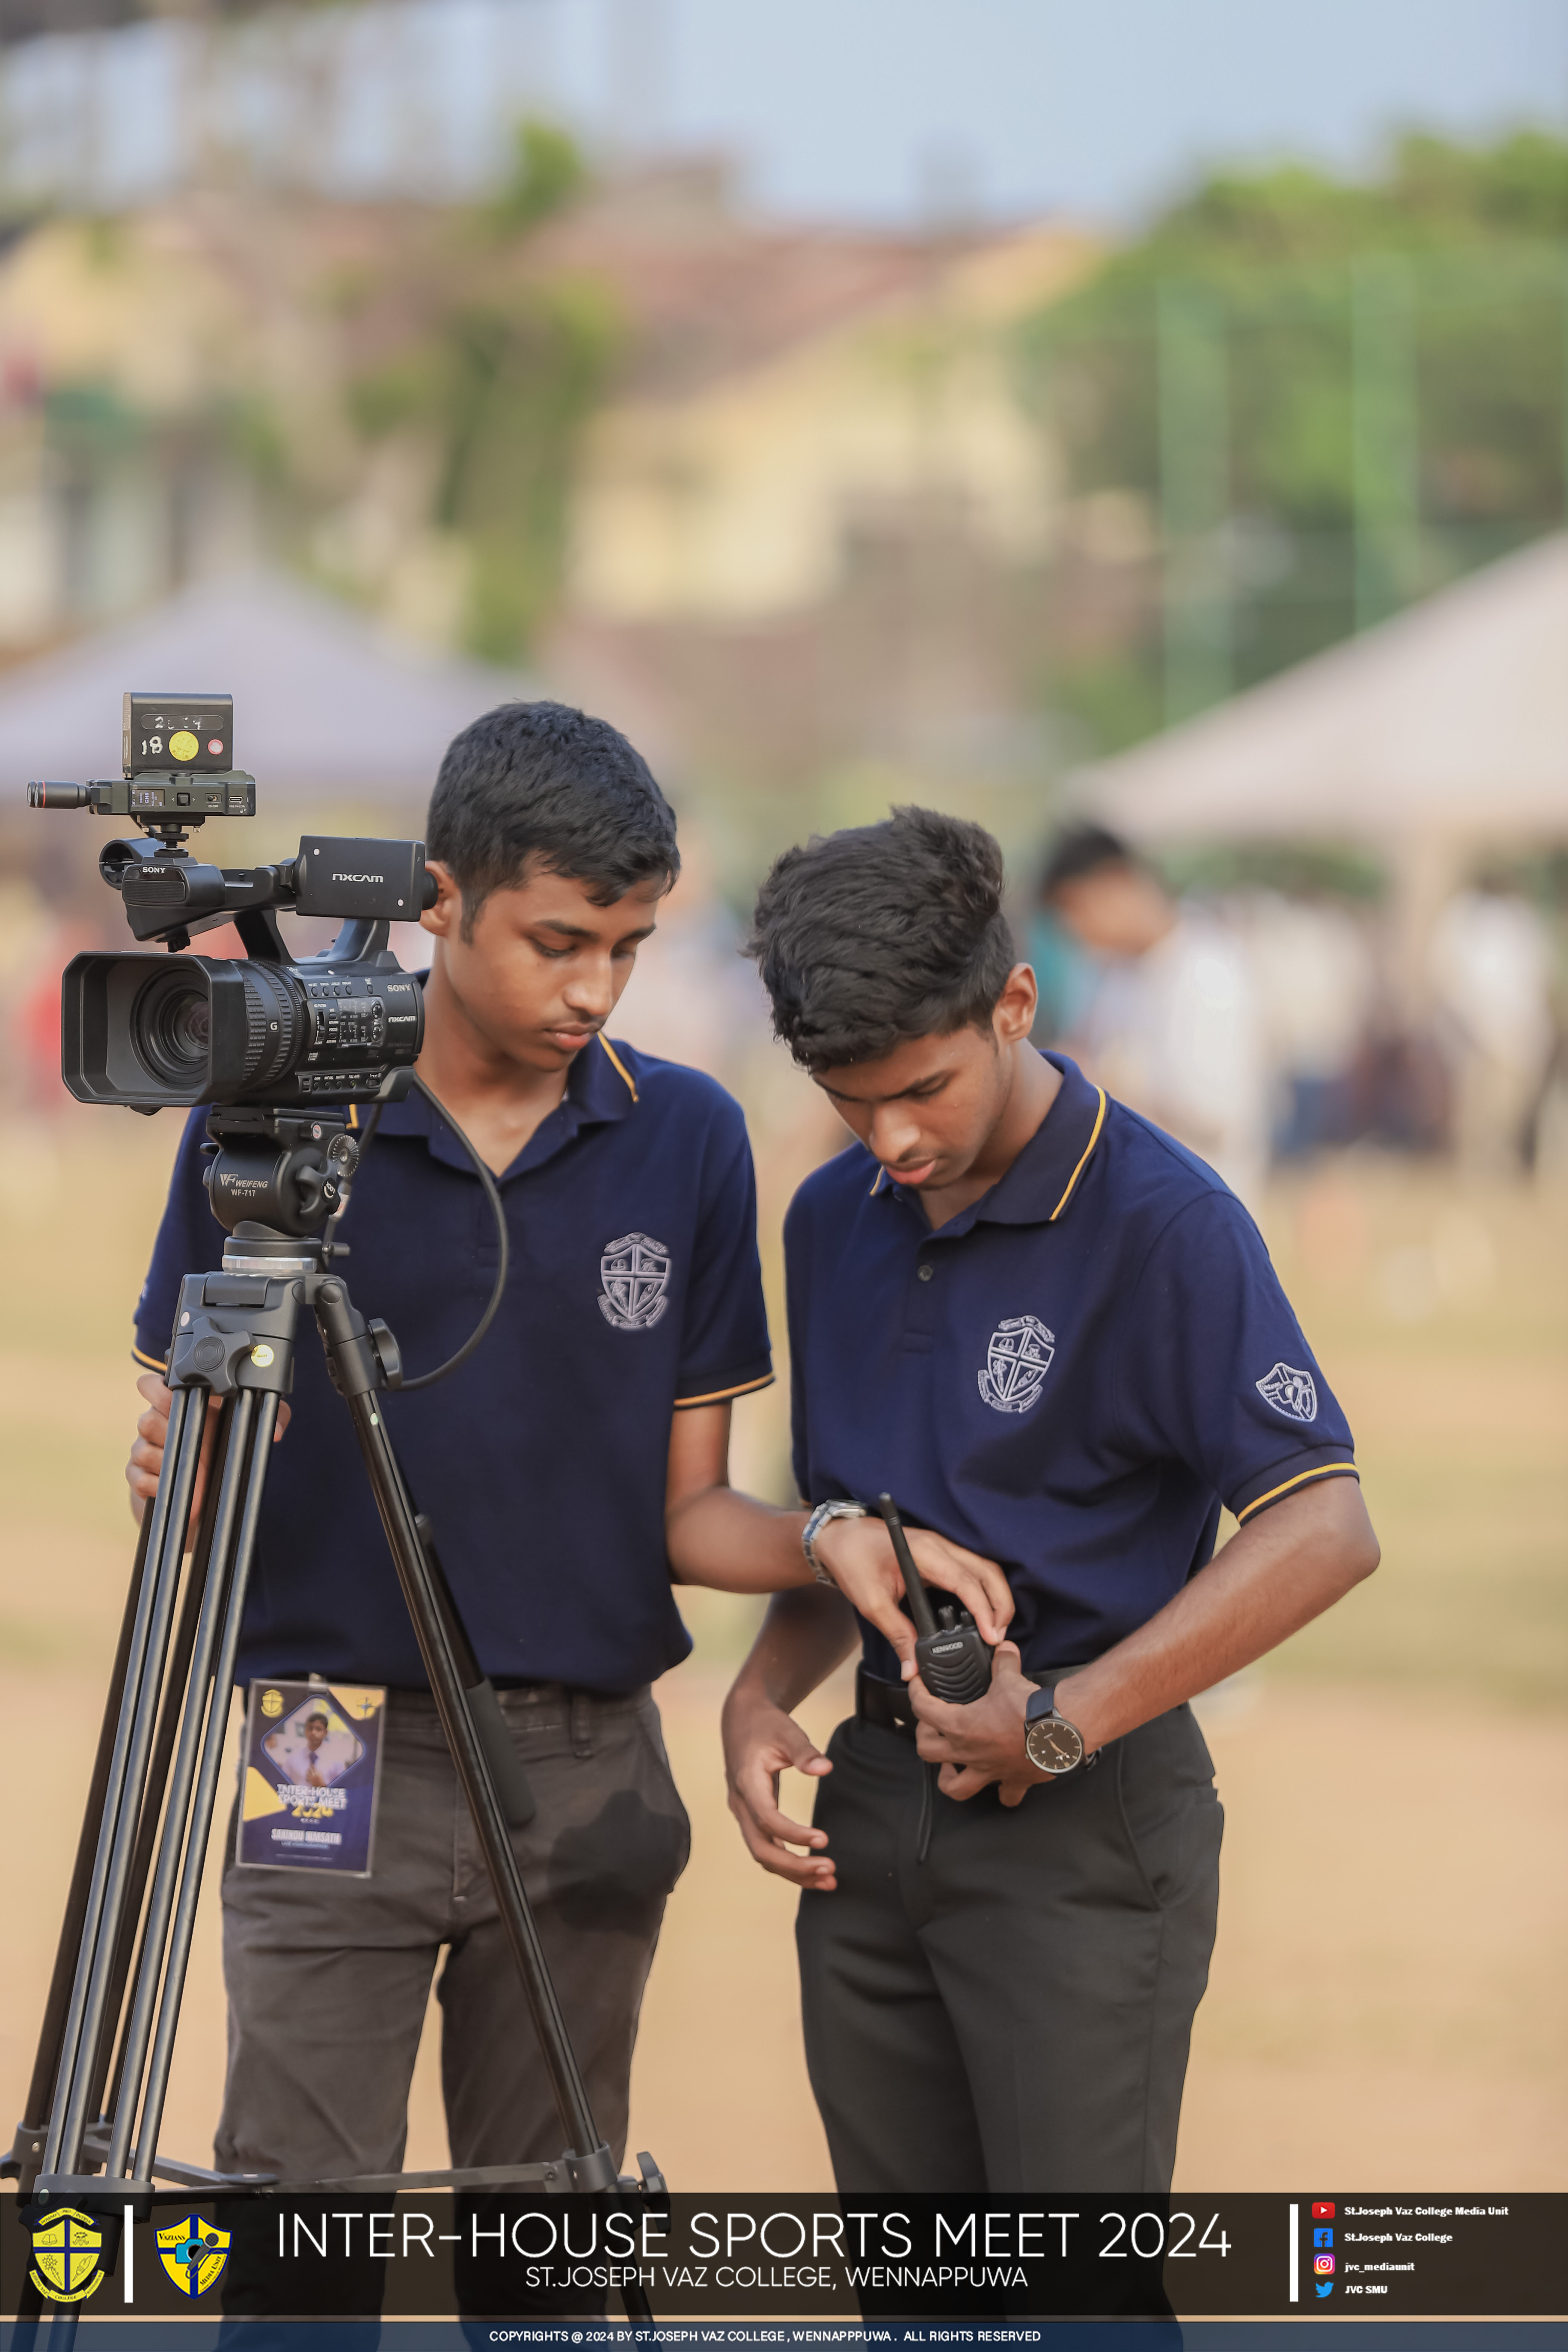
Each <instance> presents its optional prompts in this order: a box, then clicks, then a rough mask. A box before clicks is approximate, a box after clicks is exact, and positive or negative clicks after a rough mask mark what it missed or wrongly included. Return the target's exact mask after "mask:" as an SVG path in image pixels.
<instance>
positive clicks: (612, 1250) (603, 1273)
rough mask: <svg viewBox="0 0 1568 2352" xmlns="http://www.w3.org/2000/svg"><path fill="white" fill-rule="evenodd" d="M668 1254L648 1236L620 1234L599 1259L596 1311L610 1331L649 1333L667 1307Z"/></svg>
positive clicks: (607, 1243) (663, 1247)
mask: <svg viewBox="0 0 1568 2352" xmlns="http://www.w3.org/2000/svg"><path fill="white" fill-rule="evenodd" d="M669 1273H670V1258H669V1252H668V1249H666V1247H665V1245H664V1244H663V1243H662V1242H656V1241H654V1240H653V1239H652V1238H651V1237H650V1236H649V1235H648V1234H622V1235H621V1238H620V1240H619V1241H618V1242H606V1244H605V1247H604V1249H603V1251H602V1252H601V1254H600V1257H599V1285H600V1287H599V1312H600V1314H601V1315H602V1316H603V1317H604V1318H605V1322H606V1323H608V1324H609V1325H610V1327H611V1328H612V1329H613V1330H616V1331H651V1330H652V1328H653V1327H654V1325H655V1324H656V1323H657V1322H658V1319H659V1318H660V1316H661V1315H662V1314H663V1313H664V1310H665V1308H666V1307H668V1305H669Z"/></svg>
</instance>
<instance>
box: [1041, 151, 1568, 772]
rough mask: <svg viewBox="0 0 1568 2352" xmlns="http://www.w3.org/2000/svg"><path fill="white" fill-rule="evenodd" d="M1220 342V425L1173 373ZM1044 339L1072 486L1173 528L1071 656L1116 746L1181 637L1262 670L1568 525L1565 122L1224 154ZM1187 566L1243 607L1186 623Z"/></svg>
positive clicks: (1190, 368)
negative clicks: (1141, 578)
mask: <svg viewBox="0 0 1568 2352" xmlns="http://www.w3.org/2000/svg"><path fill="white" fill-rule="evenodd" d="M1194 322H1195V323H1194ZM1204 334H1206V336H1207V338H1208V341H1207V344H1206V346H1205V347H1204V349H1200V348H1198V346H1197V345H1195V344H1194V335H1197V336H1202V335H1204ZM1179 338H1184V340H1180V339H1179ZM1205 349H1206V353H1207V359H1206V368H1207V380H1208V381H1209V382H1210V383H1211V384H1212V386H1213V391H1212V394H1211V407H1210V409H1209V411H1208V412H1207V416H1208V420H1209V423H1208V428H1207V429H1206V431H1205V417H1204V416H1201V415H1194V412H1193V407H1192V401H1191V396H1190V392H1189V394H1188V397H1187V400H1186V405H1185V408H1183V407H1182V406H1181V404H1180V403H1179V401H1177V402H1175V403H1174V404H1173V386H1174V387H1175V389H1176V392H1177V393H1179V392H1180V391H1181V388H1182V387H1183V386H1184V385H1185V386H1188V387H1190V386H1191V385H1192V384H1193V383H1197V382H1202V381H1204V380H1205ZM1022 361H1023V364H1024V367H1025V369H1026V373H1027V378H1028V381H1029V383H1030V386H1031V389H1032V392H1033V394H1034V396H1035V397H1036V398H1037V401H1038V402H1039V404H1040V406H1041V409H1042V412H1043V414H1044V415H1046V416H1047V417H1048V419H1049V421H1050V425H1051V428H1052V430H1053V431H1054V433H1055V435H1056V436H1058V440H1059V442H1060V444H1061V446H1063V448H1064V450H1065V453H1066V457H1067V462H1068V473H1069V478H1070V481H1071V483H1072V485H1073V487H1074V488H1075V489H1076V490H1077V491H1079V493H1080V494H1081V493H1088V492H1090V491H1094V490H1097V489H1112V488H1114V489H1117V490H1121V491H1131V492H1132V493H1133V494H1135V495H1136V496H1138V497H1140V498H1141V499H1144V500H1145V501H1147V504H1148V508H1149V510H1150V513H1151V515H1152V518H1153V519H1154V520H1155V523H1156V536H1157V539H1158V540H1159V541H1161V542H1163V543H1162V545H1161V549H1160V557H1159V559H1158V562H1157V565H1156V574H1157V576H1155V577H1154V578H1152V582H1151V589H1152V593H1151V594H1150V595H1149V596H1148V597H1147V598H1146V599H1145V600H1144V603H1143V605H1142V623H1141V625H1140V626H1139V627H1137V628H1136V629H1134V630H1132V631H1131V632H1130V633H1129V635H1128V636H1127V639H1126V641H1125V642H1123V643H1121V644H1119V645H1117V646H1113V647H1110V648H1106V647H1100V648H1098V649H1097V651H1096V653H1095V656H1094V657H1093V659H1092V660H1087V659H1086V660H1080V661H1079V662H1078V663H1076V664H1073V663H1066V664H1058V669H1057V675H1056V677H1055V680H1054V690H1055V694H1056V698H1057V699H1058V702H1059V703H1060V704H1062V705H1063V706H1064V707H1066V708H1068V709H1079V710H1080V712H1081V713H1082V716H1083V718H1084V719H1085V721H1086V723H1087V724H1088V725H1089V727H1090V729H1091V730H1092V732H1093V733H1094V735H1095V736H1096V737H1097V739H1098V740H1099V741H1100V743H1101V744H1102V745H1103V746H1105V747H1107V748H1109V747H1110V745H1113V744H1114V743H1115V742H1117V741H1119V740H1131V738H1132V737H1133V736H1134V735H1136V734H1137V733H1140V732H1142V731H1144V730H1145V729H1146V727H1147V725H1148V723H1149V719H1150V715H1151V713H1152V712H1155V711H1158V710H1160V709H1161V708H1162V704H1163V710H1164V714H1165V715H1166V716H1167V717H1170V716H1177V715H1180V709H1181V702H1180V688H1179V684H1178V685H1177V686H1176V687H1175V688H1173V680H1172V676H1171V670H1170V655H1171V648H1172V645H1173V644H1174V645H1175V646H1176V648H1177V650H1178V652H1179V650H1180V646H1181V645H1182V643H1184V642H1191V643H1194V644H1198V645H1201V644H1203V643H1205V642H1207V643H1209V644H1210V646H1211V647H1212V646H1219V647H1220V648H1221V650H1222V653H1223V660H1224V665H1225V667H1227V669H1228V682H1229V683H1233V684H1236V685H1245V684H1247V683H1250V682H1252V681H1253V680H1254V679H1257V678H1259V677H1267V676H1268V675H1269V674H1271V673H1272V672H1273V671H1276V670H1278V669H1279V668H1282V667H1285V666H1287V665H1288V664H1289V663H1291V662H1294V661H1298V660H1300V659H1301V658H1303V657H1304V656H1306V655H1308V654H1310V653H1312V652H1314V651H1316V650H1318V649H1319V648H1320V647H1321V646H1325V645H1328V644H1331V643H1332V642H1333V641H1334V640H1335V639H1336V638H1338V637H1340V636H1342V635H1345V634H1346V633H1347V631H1349V630H1350V629H1351V628H1352V627H1354V626H1356V625H1361V624H1364V623H1365V622H1366V621H1367V620H1370V619H1373V618H1376V617H1378V615H1379V614H1381V613H1382V612H1384V611H1386V610H1389V609H1392V608H1393V607H1394V605H1396V604H1399V603H1401V602H1403V601H1405V599H1406V598H1408V597H1410V596H1413V595H1415V594H1419V593H1424V592H1425V591H1426V590H1428V589H1430V588H1433V587H1435V586H1437V585H1439V584H1441V583H1442V582H1444V581H1445V580H1447V579H1451V578H1453V577H1455V576H1456V575H1457V574H1458V573H1460V572H1464V571H1466V570H1468V569H1469V568H1471V567H1472V566H1474V565H1476V564H1479V563H1481V562H1487V561H1489V560H1490V559H1491V558H1493V557H1494V556H1497V555H1500V554H1502V553H1504V552H1506V551H1508V550H1509V549H1510V548H1511V547H1513V546H1516V545H1518V544H1520V543H1521V542H1522V541H1524V540H1526V539H1528V538H1531V537H1532V536H1534V535H1535V534H1537V533H1539V532H1540V531H1542V530H1547V529H1550V528H1552V527H1553V526H1554V525H1556V524H1557V523H1559V522H1560V521H1561V520H1562V519H1563V510H1564V504H1565V483H1564V450H1565V430H1568V387H1565V381H1564V373H1565V365H1568V142H1563V141H1562V140H1559V139H1556V138H1553V137H1551V136H1549V135H1548V134H1546V133H1545V132H1542V131H1518V132H1515V133H1514V134H1512V135H1511V136H1510V137H1507V138H1504V139H1501V140H1500V141H1498V142H1495V143H1493V144H1491V145H1488V146H1482V147H1476V148H1467V147H1462V146H1458V145H1456V144H1454V143H1452V142H1448V141H1445V140H1441V139H1437V138H1434V137H1431V136H1428V135H1412V136H1410V137H1407V138H1406V139H1405V140H1404V141H1402V142H1400V144H1399V145H1398V146H1397V147H1396V148H1395V149H1394V152H1393V154H1392V156H1391V157H1390V159H1389V161H1388V163H1387V165H1386V167H1385V168H1384V170H1383V171H1382V172H1381V173H1379V174H1378V175H1376V176H1375V177H1373V178H1371V179H1368V180H1364V181H1350V180H1340V179H1335V178H1333V177H1332V176H1331V175H1330V174H1328V173H1323V172H1321V171H1316V170H1312V169H1310V168H1308V167H1307V166H1305V165H1301V164H1286V165H1280V166H1279V167H1276V168H1274V169H1271V170H1268V171H1262V172H1256V173H1237V172H1230V173H1215V174H1214V175H1213V176H1211V177H1210V178H1208V179H1206V180H1205V181H1204V182H1203V183H1202V184H1200V185H1199V186H1198V187H1197V188H1195V189H1194V191H1193V192H1192V193H1191V194H1189V195H1187V196H1186V197H1184V199H1183V200H1182V201H1181V202H1179V203H1178V204H1176V205H1173V206H1172V208H1171V209H1170V210H1169V211H1168V212H1166V213H1165V214H1164V215H1163V216H1162V217H1161V218H1159V219H1158V220H1156V221H1155V222H1154V223H1152V226H1150V228H1149V229H1148V231H1147V232H1146V233H1145V234H1144V235H1143V236H1142V237H1140V238H1138V239H1137V240H1136V241H1135V242H1134V243H1132V244H1131V245H1129V246H1127V247H1124V248H1122V249H1121V251H1120V252H1118V253H1116V254H1114V255H1113V256H1112V257H1110V259H1109V260H1108V261H1107V263H1106V265H1105V266H1104V268H1102V269H1101V270H1100V272H1099V273H1098V275H1097V276H1096V277H1095V278H1094V279H1093V280H1092V281H1091V282H1090V283H1089V284H1088V285H1086V286H1085V287H1083V288H1082V289H1080V290H1079V291H1078V292H1076V293H1075V294H1073V295H1072V296H1070V297H1069V298H1068V299H1066V300H1064V301H1063V302H1061V303H1060V304H1058V306H1056V307H1055V308H1054V309H1053V310H1050V311H1049V312H1047V313H1045V314H1043V315H1042V316H1040V317H1039V318H1037V319H1036V320H1033V321H1032V322H1030V324H1029V326H1028V328H1027V329H1026V332H1025V335H1024V338H1023V343H1022ZM1221 411H1223V414H1221V413H1220V412H1221ZM1173 416H1174V417H1175V419H1176V425H1177V429H1175V430H1173ZM1216 447H1217V450H1218V462H1217V464H1216V460H1215V449H1216ZM1194 483H1195V484H1196V485H1197V490H1198V495H1197V496H1195V497H1194ZM1205 500H1206V509H1205ZM1199 509H1205V511H1203V512H1200V511H1199ZM1200 558H1201V559H1202V560H1198V559H1200ZM1183 583H1195V584H1194V585H1193V586H1192V587H1191V590H1190V593H1193V594H1194V595H1205V594H1206V595H1207V596H1209V597H1210V598H1211V599H1212V600H1215V604H1216V605H1223V608H1224V609H1223V612H1218V613H1217V614H1215V616H1212V619H1211V621H1205V614H1202V613H1199V614H1196V616H1195V617H1194V615H1193V614H1190V613H1189V614H1187V615H1186V617H1185V620H1183V618H1182V616H1181V615H1180V614H1173V609H1172V600H1173V595H1175V594H1184V593H1189V590H1188V588H1187V587H1186V586H1184V584H1183ZM1205 630H1206V635H1205ZM1162 662H1164V663H1165V665H1166V674H1165V679H1164V688H1163V694H1162V693H1161V692H1160V691H1159V690H1158V683H1157V682H1158V680H1159V676H1160V671H1161V665H1162ZM1210 673H1211V674H1212V675H1214V676H1216V677H1217V675H1218V672H1217V669H1216V667H1215V659H1214V658H1211V661H1210ZM1108 679H1110V680H1112V681H1113V682H1114V681H1117V680H1120V684H1119V685H1115V686H1114V690H1111V691H1109V692H1108V688H1107V680H1108ZM1214 690H1216V689H1215V688H1214V687H1212V686H1211V687H1210V688H1208V690H1207V691H1206V692H1205V691H1200V692H1199V693H1198V695H1197V699H1199V700H1202V699H1205V698H1210V697H1211V696H1212V692H1213V691H1214ZM1217 690H1224V687H1223V682H1222V683H1221V684H1220V686H1219V687H1218V688H1217ZM1173 692H1174V693H1175V695H1176V698H1177V707H1176V708H1175V709H1173V707H1172V705H1173Z"/></svg>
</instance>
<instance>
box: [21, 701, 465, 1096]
mask: <svg viewBox="0 0 1568 2352" xmlns="http://www.w3.org/2000/svg"><path fill="white" fill-rule="evenodd" d="M122 754H123V764H124V772H123V774H122V775H121V776H120V777H117V778H115V779H114V780H113V781H111V782H101V783H88V784H60V783H31V784H29V785H28V786H27V800H28V803H29V805H30V806H31V807H33V808H45V809H53V808H90V809H94V810H96V811H97V813H98V814H99V815H100V816H121V817H130V818H131V819H132V821H133V822H134V823H135V824H138V825H139V826H140V827H141V828H142V836H143V837H142V838H141V839H139V840H130V841H126V840H116V841H111V842H110V843H109V844H108V845H107V846H106V847H105V848H104V850H103V853H102V855H101V856H100V858H99V861H98V864H99V871H100V874H101V875H102V876H103V878H104V880H105V881H106V882H107V883H109V884H110V887H112V888H113V889H115V890H118V891H119V893H120V896H121V899H122V900H123V902H124V906H125V918H126V920H127V922H128V923H129V924H130V926H131V931H132V937H133V938H135V939H137V940H160V941H162V943H163V947H164V948H165V949H166V950H176V951H177V950H184V949H187V948H188V947H189V946H190V943H191V940H192V939H193V938H194V937H195V936H196V935H197V934H198V933H200V932H202V931H208V930H212V929H216V927H217V926H218V925H219V924H223V923H233V924H234V926H235V928H236V929H237V931H238V933H239V936H240V940H241V942H242V943H243V945H244V947H245V950H246V952H245V955H244V957H243V958H238V959H229V958H227V957H223V958H219V957H216V956H204V955H188V954H183V953H176V954H175V955H174V957H173V958H171V956H170V954H168V953H165V954H162V955H154V954H148V955H137V954H127V955H105V954H87V955H79V956H76V957H74V958H73V959H72V961H70V962H69V963H68V965H67V966H66V970H65V975H64V980H63V983H62V988H61V1006H60V1070H61V1075H62V1076H63V1077H64V1079H65V1082H66V1085H67V1086H68V1087H69V1089H70V1091H71V1093H72V1094H73V1095H75V1096H76V1097H77V1098H78V1100H79V1101H80V1102H92V1103H121V1104H125V1105H127V1106H128V1107H129V1108H131V1109H132V1110H139V1111H155V1110H162V1109H163V1108H165V1107H167V1106H189V1105H191V1104H195V1103H212V1104H216V1105H233V1104H263V1103H264V1104H266V1105H267V1106H268V1108H277V1109H286V1108H291V1107H300V1108H315V1107H317V1106H321V1107H326V1106H329V1105H333V1104H338V1105H342V1104H348V1103H361V1102H374V1101H382V1102H395V1101H397V1100H398V1099H400V1097H402V1096H403V1095H404V1094H405V1092H406V1090H407V1087H408V1085H409V1073H410V1072H411V1071H412V1069H413V1066H414V1064H415V1063H416V1061H417V1059H418V1057H419V1049H420V1046H421V1045H422V1043H423V1041H424V1034H425V1002H424V994H423V992H422V990H421V989H420V987H419V984H418V982H417V981H416V980H414V979H413V978H411V977H410V975H409V974H408V973H406V972H405V971H403V970H402V968H401V967H400V965H399V964H398V961H397V959H396V957H395V955H393V953H392V952H391V950H390V949H389V947H388V945H387V939H388V929H387V927H388V925H389V924H391V923H406V922H413V921H416V919H418V916H419V914H420V912H421V910H422V909H423V908H426V907H430V906H434V904H435V902H436V881H435V877H434V876H433V875H427V874H426V870H425V845H424V843H423V842H418V841H363V840H334V839H331V838H328V837H326V836H323V835H307V836H306V837H305V839H304V840H302V841H301V842H300V851H299V855H298V856H296V857H290V858H287V859H285V860H284V861H283V863H282V864H281V865H279V866H247V867H237V866H202V865H198V864H196V863H195V860H194V859H193V858H191V857H190V856H189V855H188V854H187V852H186V850H185V849H184V840H185V836H186V835H187V833H188V832H190V831H191V830H192V829H193V828H194V827H195V826H197V825H200V824H205V821H206V819H207V818H208V817H209V816H254V815H255V814H256V779H255V777H254V776H249V775H247V774H246V773H245V772H244V771H243V770H240V769H237V768H236V767H235V766H234V763H233V754H234V703H233V698H232V697H230V696H228V695H226V694H176V695H169V694H128V695H127V696H126V697H125V708H124V730H123V740H122ZM285 910H291V911H292V912H294V913H296V914H300V915H318V916H320V915H324V916H329V917H333V918H336V919H340V920H341V921H342V930H340V932H339V933H338V936H337V938H336V939H335V940H333V942H332V944H331V947H329V948H326V949H323V950H321V953H320V954H318V955H311V956H304V957H301V958H300V959H299V960H298V961H296V960H294V959H293V958H291V957H290V955H289V949H288V946H287V943H286V942H285V940H284V938H283V935H282V933H281V931H280V930H279V928H278V916H279V913H280V912H282V911H285Z"/></svg>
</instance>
